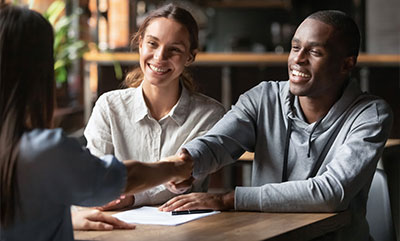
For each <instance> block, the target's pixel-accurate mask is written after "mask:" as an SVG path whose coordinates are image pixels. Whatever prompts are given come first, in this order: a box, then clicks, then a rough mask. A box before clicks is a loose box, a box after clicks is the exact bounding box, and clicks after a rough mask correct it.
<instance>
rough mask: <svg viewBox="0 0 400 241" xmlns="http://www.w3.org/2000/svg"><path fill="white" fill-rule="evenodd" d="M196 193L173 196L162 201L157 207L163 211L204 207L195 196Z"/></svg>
mask: <svg viewBox="0 0 400 241" xmlns="http://www.w3.org/2000/svg"><path fill="white" fill-rule="evenodd" d="M196 196H197V195H196V194H194V193H191V194H186V195H181V196H177V197H174V198H172V199H170V200H169V201H168V202H166V203H164V204H163V205H162V206H160V207H159V208H158V209H159V210H160V211H164V212H170V211H173V210H177V211H179V210H187V209H200V208H205V206H204V205H203V204H202V202H201V201H199V200H198V199H197V198H196Z"/></svg>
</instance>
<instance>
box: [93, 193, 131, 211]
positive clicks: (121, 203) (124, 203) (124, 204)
mask: <svg viewBox="0 0 400 241" xmlns="http://www.w3.org/2000/svg"><path fill="white" fill-rule="evenodd" d="M134 203H135V196H132V195H121V196H120V197H119V198H118V199H115V200H114V201H111V202H109V203H107V204H106V205H104V206H101V207H96V208H97V209H99V210H100V211H115V210H121V209H124V208H128V207H132V206H133V204H134Z"/></svg>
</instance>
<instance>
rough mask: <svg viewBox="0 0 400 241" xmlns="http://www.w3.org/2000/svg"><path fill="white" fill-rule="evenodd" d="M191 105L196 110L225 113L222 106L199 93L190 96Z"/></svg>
mask: <svg viewBox="0 0 400 241" xmlns="http://www.w3.org/2000/svg"><path fill="white" fill-rule="evenodd" d="M191 99H192V103H193V104H194V105H195V107H197V108H201V109H205V110H210V109H211V110H214V111H221V112H225V108H224V106H223V105H222V104H221V103H220V102H219V101H217V100H215V99H213V98H211V97H209V96H206V95H204V94H201V93H192V94H191Z"/></svg>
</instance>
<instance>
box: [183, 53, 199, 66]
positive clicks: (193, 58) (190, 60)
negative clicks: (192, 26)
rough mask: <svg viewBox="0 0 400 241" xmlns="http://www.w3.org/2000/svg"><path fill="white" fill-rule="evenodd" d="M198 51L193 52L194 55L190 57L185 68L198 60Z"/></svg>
mask: <svg viewBox="0 0 400 241" xmlns="http://www.w3.org/2000/svg"><path fill="white" fill-rule="evenodd" d="M197 52H198V51H197V50H193V51H192V53H191V54H190V55H189V57H188V59H187V60H186V63H185V67H188V66H189V65H191V64H192V63H193V62H194V60H195V59H196V54H197Z"/></svg>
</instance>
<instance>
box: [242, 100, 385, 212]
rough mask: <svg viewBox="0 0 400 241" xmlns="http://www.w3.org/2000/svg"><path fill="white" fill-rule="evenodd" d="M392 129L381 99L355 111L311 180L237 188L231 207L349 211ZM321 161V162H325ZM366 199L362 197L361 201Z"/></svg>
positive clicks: (365, 185) (365, 190)
mask: <svg viewBox="0 0 400 241" xmlns="http://www.w3.org/2000/svg"><path fill="white" fill-rule="evenodd" d="M391 126H392V113H391V110H390V108H389V106H388V105H387V104H386V103H384V102H383V101H375V102H374V103H371V104H370V105H369V107H368V108H363V109H362V110H359V111H358V113H357V116H356V118H355V119H353V120H352V123H351V125H350V128H348V129H346V130H343V131H344V132H347V134H346V138H345V139H344V141H343V143H341V144H340V145H339V147H338V148H337V149H334V150H331V152H333V153H332V159H331V160H329V162H328V163H324V165H326V166H325V168H324V171H322V172H321V173H317V175H316V176H315V177H312V178H308V179H307V180H295V181H288V182H284V183H270V184H265V185H262V186H259V187H237V188H236V191H235V209H237V210H257V211H267V212H268V211H269V212H334V211H341V210H344V209H346V208H348V206H349V204H350V202H351V201H352V200H353V199H354V198H355V196H356V195H358V194H360V192H363V193H362V194H361V195H362V196H364V197H365V196H367V195H368V190H369V186H370V183H371V180H372V177H373V174H374V171H375V168H376V164H377V162H378V159H379V158H380V156H381V154H382V151H383V148H384V145H385V143H386V140H387V138H388V136H389V133H390V129H391ZM324 161H326V160H324ZM365 199H366V198H365Z"/></svg>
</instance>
